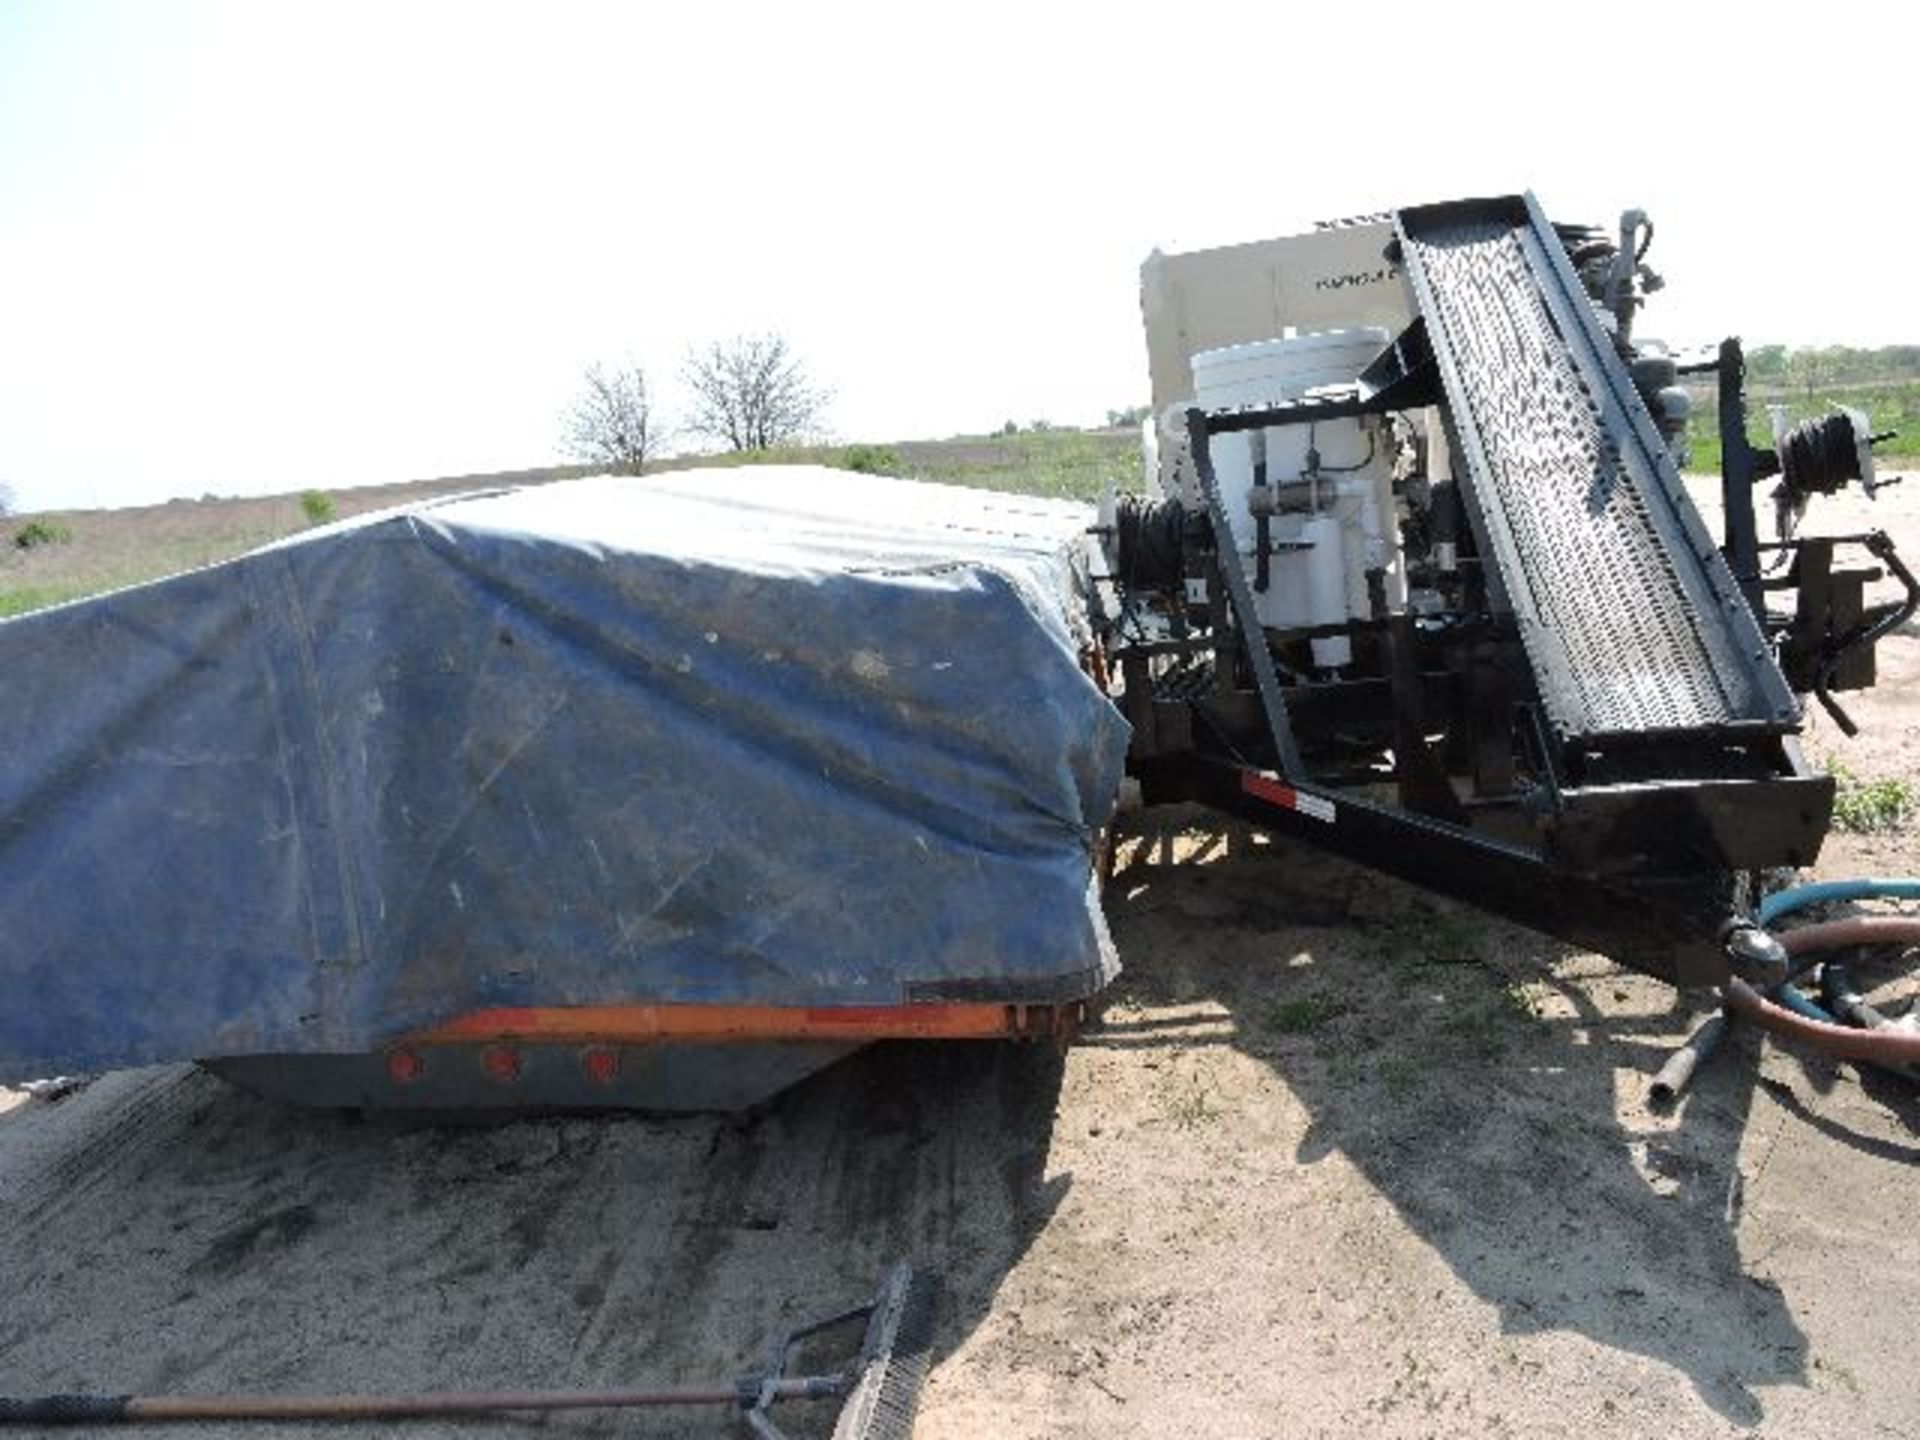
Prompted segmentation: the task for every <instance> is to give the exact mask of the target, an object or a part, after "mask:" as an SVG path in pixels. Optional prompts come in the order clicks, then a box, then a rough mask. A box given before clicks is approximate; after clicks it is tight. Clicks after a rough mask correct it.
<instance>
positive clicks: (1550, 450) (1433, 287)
mask: <svg viewBox="0 0 1920 1440" xmlns="http://www.w3.org/2000/svg"><path fill="white" fill-rule="evenodd" d="M1398 226H1399V231H1400V238H1401V248H1402V252H1403V255H1404V257H1405V263H1406V266H1407V270H1408V274H1409V278H1410V279H1411V280H1412V282H1413V286H1414V292H1415V295H1416V297H1417V299H1418V301H1419V304H1420V308H1421V311H1422V313H1423V314H1424V315H1425V316H1426V320H1427V327H1428V334H1429V337H1430V338H1431V340H1432V343H1433V349H1434V353H1435V356H1436V358H1437V359H1438V360H1439V362H1440V369H1441V376H1442V380H1443V383H1444V385H1445V389H1446V395H1447V401H1448V406H1449V409H1450V411H1451V414H1452V419H1453V424H1454V433H1455V436H1456V439H1457V442H1458V448H1459V450H1460V452H1461V454H1460V455H1459V456H1458V457H1457V459H1456V471H1457V473H1458V476H1459V478H1460V479H1461V481H1462V490H1463V492H1465V493H1466V495H1467V496H1468V498H1469V501H1470V504H1469V513H1470V515H1471V517H1472V519H1473V522H1474V526H1475V532H1476V538H1477V539H1478V540H1479V543H1480V548H1481V552H1482V556H1483V558H1484V559H1485V560H1486V561H1487V562H1488V563H1489V565H1490V566H1491V567H1492V569H1493V572H1494V573H1493V574H1492V575H1491V576H1490V579H1491V580H1492V582H1493V587H1494V593H1495V595H1496V598H1497V599H1498V600H1499V601H1501V602H1503V603H1504V606H1505V607H1506V608H1508V609H1510V610H1511V613H1512V615H1513V617H1514V619H1515V621H1516V622H1517V623H1518V625H1519V628H1520V633H1521V638H1522V640H1523V642H1524V644H1525V646H1526V651H1527V655H1528V658H1529V659H1530V660H1531V662H1532V664H1533V668H1534V672H1535V675H1536V678H1537V680H1538V683H1539V690H1540V696H1541V701H1542V704H1543V705H1544V707H1545V710H1546V713H1547V718H1548V721H1549V722H1550V723H1551V724H1552V726H1553V727H1554V729H1555V730H1556V731H1557V732H1558V733H1559V734H1560V735H1561V737H1562V738H1563V739H1566V740H1568V741H1570V742H1575V743H1578V742H1594V741H1601V740H1605V739H1606V738H1609V737H1617V736H1623V735H1645V734H1649V733H1656V732H1674V731H1699V730H1703V729H1723V728H1735V729H1739V730H1743V731H1751V730H1754V729H1761V730H1768V729H1771V730H1784V729H1788V728H1791V727H1792V726H1793V725H1795V724H1796V723H1797V709H1796V706H1795V704H1794V700H1793V696H1792V693H1791V691H1790V690H1789V689H1788V687H1787V684H1786V681H1785V680H1784V679H1783V678H1782V676H1781V674H1780V671H1779V668H1778V667H1777V666H1776V665H1775V663H1774V661H1773V659H1772V657H1771V655H1770V654H1769V653H1768V651H1767V647H1766V644H1765V641H1764V640H1763V638H1762V636H1761V634H1760V630H1759V627H1758V625H1757V624H1756V623H1755V621H1754V619H1753V616H1752V613H1751V612H1750V611H1749V610H1748V609H1747V608H1746V606H1745V605H1744V604H1743V603H1741V600H1740V595H1739V591H1738V588H1737V587H1736V586H1735V584H1734V581H1733V577H1732V575H1731V573H1730V572H1729V571H1728V569H1727V567H1726V564H1725V562H1724V561H1723V560H1722V559H1721V557H1720V555H1719V553H1718V551H1717V550H1716V549H1715V548H1714V546H1713V542H1712V540H1711V539H1710V538H1709V537H1708V535H1707V532H1706V529H1705V527H1704V525H1703V524H1702V523H1701V522H1700V519H1699V516H1698V514H1697V513H1696V512H1695V511H1694V510H1693V507H1692V504H1691V502H1690V501H1689V500H1688V499H1687V497H1686V495H1685V492H1684V491H1683V490H1682V489H1681V485H1680V478H1679V474H1678V471H1677V470H1676V468H1675V467H1674V464H1673V462H1672V459H1671V458H1670V457H1669V456H1668V454H1667V452H1666V448H1665V446H1664V445H1663V444H1662V443H1661V441H1660V437H1659V434H1658V432H1657V430H1656V429H1655V428H1654V426H1653V422H1652V418H1651V416H1649V415H1648V414H1647V413H1646V409H1645V406H1644V405H1643V404H1642V402H1641V400H1640V398H1639V395H1638V393H1637V392H1636V391H1635V390H1634V388H1633V383H1632V380H1631V378H1630V376H1629V375H1628V374H1627V371H1626V367H1625V366H1624V365H1623V364H1622V362H1621V361H1620V359H1619V357H1618V355H1617V354H1616V352H1615V351H1614V349H1613V346H1612V344H1611V341H1610V340H1609V338H1608V337H1607V336H1606V334H1605V332H1604V331H1603V330H1602V329H1601V328H1600V325H1599V323H1598V321H1597V319H1596V317H1595V315H1594V313H1593V310H1592V306H1591V303H1590V302H1589V300H1588V299H1587V296H1586V293H1585V291H1584V290H1583V289H1582V288H1581V286H1580V282H1579V280H1578V278H1577V277H1576V276H1575V275H1574V273H1573V270H1572V267H1571V265H1570V264H1569V263H1568V262H1567V259H1566V255H1565V253H1564V251H1563V250H1562V249H1561V247H1560V245H1559V242H1558V241H1557V239H1556V238H1555V236H1554V233H1553V230H1552V228H1551V227H1550V226H1549V225H1548V224H1547V223H1546V221H1545V219H1544V217H1543V216H1542V215H1541V214H1540V212H1539V209H1538V207H1537V205H1535V204H1534V202H1533V200H1532V197H1531V196H1528V197H1524V198H1521V197H1516V198H1512V199H1502V200H1490V201H1469V202H1462V203H1458V204H1449V205H1439V206H1431V207H1426V208H1423V209H1418V210H1405V211H1402V212H1400V214H1399V217H1398Z"/></svg>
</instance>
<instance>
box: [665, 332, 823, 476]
mask: <svg viewBox="0 0 1920 1440" xmlns="http://www.w3.org/2000/svg"><path fill="white" fill-rule="evenodd" d="M681 378H682V379H683V380H684V381H685V382H686V386H687V389H688V390H690V391H692V392H693V407H694V409H693V419H692V422H691V425H692V428H693V429H695V430H698V431H699V432H700V433H701V434H703V435H710V436H712V437H713V438H714V439H715V440H719V441H721V442H723V443H725V444H726V445H728V446H730V447H732V448H733V449H735V450H765V449H767V448H768V447H769V446H772V445H786V444H791V443H792V442H793V441H796V440H801V439H804V438H806V436H807V434H808V433H809V432H811V431H813V430H815V429H817V428H818V427H819V424H820V419H821V416H822V414H823V412H824V411H825V409H826V404H827V392H826V391H825V390H823V389H821V388H820V387H819V386H818V385H816V384H814V382H813V379H812V377H810V376H809V375H808V374H807V372H806V368H805V367H804V366H803V365H801V363H800V361H799V360H798V359H797V358H795V356H794V355H793V353H792V351H790V350H788V349H787V342H786V341H785V340H784V339H782V338H781V337H780V336H778V335H740V336H736V337H735V338H734V339H732V340H716V341H714V342H713V343H712V344H711V345H709V346H707V348H706V349H705V350H703V351H697V352H695V353H694V354H691V355H689V356H688V357H687V363H686V365H685V367H684V368H683V369H682V370H681Z"/></svg>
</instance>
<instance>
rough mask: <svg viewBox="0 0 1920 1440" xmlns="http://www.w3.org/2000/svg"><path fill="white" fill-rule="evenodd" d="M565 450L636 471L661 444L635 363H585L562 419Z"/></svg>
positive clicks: (643, 379)
mask: <svg viewBox="0 0 1920 1440" xmlns="http://www.w3.org/2000/svg"><path fill="white" fill-rule="evenodd" d="M564 425H565V433H564V439H565V441H566V445H567V449H568V450H569V451H570V452H571V453H572V454H574V455H576V456H578V457H579V458H580V459H582V460H586V461H590V462H592V463H594V464H597V465H607V466H610V467H611V468H613V469H615V470H632V471H636V472H637V471H639V470H640V469H641V468H642V467H644V466H645V465H646V463H647V461H648V460H649V459H651V458H652V457H653V456H654V455H655V454H656V453H657V452H658V451H659V449H660V442H661V439H662V434H661V427H660V423H659V420H658V418H657V417H656V416H655V415H654V413H653V406H652V403H651V402H650V400H649V399H648V396H647V372H646V371H644V370H642V369H641V368H640V367H639V366H638V365H627V366H623V367H619V368H615V369H608V368H606V367H605V366H602V365H589V366H588V367H587V373H586V378H585V380H584V382H583V384H582V388H581V393H580V398H579V399H578V400H576V401H575V402H574V405H573V408H572V409H571V410H569V411H568V412H567V415H566V419H565V422H564Z"/></svg>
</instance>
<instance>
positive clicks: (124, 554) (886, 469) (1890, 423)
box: [0, 376, 1920, 617]
mask: <svg viewBox="0 0 1920 1440" xmlns="http://www.w3.org/2000/svg"><path fill="white" fill-rule="evenodd" d="M1750 391H1751V403H1750V406H1749V411H1750V413H1749V416H1748V420H1749V429H1750V432H1751V435H1752V439H1753V441H1754V443H1755V444H1756V445H1762V446H1767V447H1771V446H1772V444H1773V436H1772V430H1771V426H1770V422H1769V420H1768V416H1767V410H1766V405H1767V402H1768V401H1770V400H1778V401H1780V402H1781V403H1784V404H1785V405H1786V406H1787V409H1788V414H1789V417H1790V418H1791V419H1794V420H1798V419H1801V418H1804V417H1806V416H1810V415H1819V414H1823V413H1825V412H1826V410H1827V409H1828V408H1829V407H1830V406H1831V405H1835V404H1840V405H1851V406H1854V407H1857V408H1859V409H1862V410H1865V411H1866V412H1867V413H1868V415H1869V416H1870V417H1871V418H1872V420H1873V424H1874V428H1875V429H1876V430H1897V431H1899V432H1900V433H1899V438H1898V439H1897V440H1895V441H1893V442H1891V443H1890V444H1887V445H1883V446H1882V447H1881V449H1880V455H1881V460H1882V468H1883V470H1885V471H1897V470H1902V469H1920V377H1912V378H1902V377H1897V376H1896V377H1892V378H1882V379H1875V380H1867V381H1851V380H1850V381H1849V382H1847V383H1844V384H1841V385H1838V386H1834V387H1828V388H1819V389H1815V390H1812V391H1809V389H1808V388H1807V387H1805V386H1799V385H1787V384H1783V383H1780V382H1777V381H1774V382H1769V381H1767V380H1765V379H1760V380H1757V381H1756V382H1755V383H1754V384H1753V385H1752V386H1751V387H1750ZM1694 395H1695V410H1694V415H1695V421H1694V425H1693V427H1692V433H1693V454H1692V464H1691V467H1690V468H1691V469H1693V470H1696V471H1703V472H1715V471H1717V470H1718V469H1719V467H1720V442H1719V438H1718V435H1717V433H1716V432H1715V421H1714V416H1715V413H1716V412H1715V406H1716V403H1717V399H1716V395H1715V393H1714V387H1713V386H1711V385H1710V384H1709V385H1705V386H1701V387H1697V388H1696V389H1695V392H1694ZM742 463H745V464H814V465H833V466H838V467H841V468H845V469H858V470H872V471H878V472H881V473H885V474H893V475H908V476H914V477H917V478H920V479H925V480H936V481H941V482H943V483H946V484H954V485H977V486H980V487H982V488H985V489H990V490H1011V491H1019V492H1021V493H1024V494H1032V495H1050V496H1060V497H1071V498H1077V499H1092V498H1094V497H1096V496H1098V495H1099V494H1100V492H1101V490H1102V488H1103V487H1104V486H1105V485H1107V484H1108V483H1109V482H1112V483H1114V484H1116V485H1118V486H1120V487H1122V488H1131V487H1135V486H1137V485H1138V484H1139V483H1140V449H1139V437H1138V435H1137V433H1136V432H1135V431H1133V430H1132V429H1118V430H1064V429H1063V430H1041V431H1027V432H1022V433H1020V434H1015V435H982V436H960V437H957V438H955V439H951V440H903V441H899V442H896V443H893V444H887V445H868V444H856V445H816V446H796V447H791V448H784V449H779V450H768V451H762V452H758V453H754V454H749V455H744V456H742V455H701V456H686V457H680V458H676V459H671V460H668V461H666V462H665V463H664V465H663V466H662V467H661V468H664V469H676V468H700V467H707V466H717V465H735V464H742ZM583 473H586V471H585V468H584V467H579V466H558V467H553V468H551V469H545V470H525V471H512V472H506V473H502V474H495V475H464V476H457V477H452V478H448V479H440V480H426V481H419V482H416V483H412V484H404V485H385V486H374V487H368V488H365V489H358V490H338V491H334V492H332V493H331V495H330V497H329V498H330V499H331V500H332V502H333V509H334V513H335V515H337V516H338V517H339V518H341V519H346V518H348V517H350V516H354V515H360V514H364V513H366V512H368V511H370V510H377V509H382V508H384V507H387V506H391V505H398V504H403V503H407V502H410V501H416V500H421V499H427V498H430V497H433V496H436V495H448V494H455V493H458V492H460V491H462V490H474V489H484V488H488V487H491V486H499V485H522V484H538V483H542V482H544V481H549V480H556V479H564V478H567V477H569V476H575V475H580V474H583ZM301 500H302V497H301V496H300V495H298V494H287V495H277V496H266V497H252V498H245V499H205V500H174V501H170V502H168V503H167V504H164V505H149V506H143V507H140V508H137V509H129V510H105V511H85V510H82V511H66V512H57V513H49V514H46V515H38V516H15V517H12V518H10V519H8V520H5V521H0V617H5V616H8V615H18V614H22V613H24V612H26V611H29V610H37V609H40V608H41V607H43V606H47V605H55V604H59V603H60V602H62V601H65V600H72V599H76V598H78V597H80V596H83V595H91V594H96V593H98V592H100V591H102V590H110V589H115V588H118V587H120V586H125V585H134V584H138V583H140V582H141V581H143V580H151V579H155V578H157V577H159V576H162V575H169V574H173V573H175V572H177V571H181V570H188V569H192V568H194V567H196V566H200V565H210V564H213V563H214V562H216V561H219V560H225V559H229V558H231V557H233V556H235V555H239V554H242V553H244V552H246V551H248V550H250V549H253V548H254V547H255V546H258V545H263V544H265V543H267V542H268V541H270V540H275V539H278V538H280V537H281V536H284V535H289V534H292V533H294V532H295V531H298V530H301V529H303V528H305V527H306V526H307V525H308V523H309V521H308V518H307V514H306V512H305V511H304V510H303V508H302V503H301ZM36 523H37V525H38V527H39V530H38V533H39V534H40V535H42V536H45V537H48V538H46V539H45V540H44V543H40V544H32V545H23V544H22V543H21V542H22V540H23V539H26V540H31V539H32V538H34V537H33V535H31V534H25V535H23V532H26V531H28V530H29V527H33V526H35V525H36Z"/></svg>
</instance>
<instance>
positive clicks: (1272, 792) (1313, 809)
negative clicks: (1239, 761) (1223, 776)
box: [1240, 770, 1336, 825]
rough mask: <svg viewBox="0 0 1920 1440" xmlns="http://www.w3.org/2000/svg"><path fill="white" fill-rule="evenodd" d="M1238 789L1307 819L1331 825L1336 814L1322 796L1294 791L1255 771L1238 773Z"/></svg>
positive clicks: (1290, 787) (1329, 802) (1288, 786)
mask: <svg viewBox="0 0 1920 1440" xmlns="http://www.w3.org/2000/svg"><path fill="white" fill-rule="evenodd" d="M1240 788H1241V789H1242V790H1244V791H1246V792H1247V794H1249V795H1252V796H1255V797H1257V798H1258V799H1261V800H1265V801H1266V802H1267V803H1268V804H1270V805H1278V806H1279V807H1280V808H1281V809H1283V810H1293V811H1296V812H1297V813H1299V814H1301V815H1305V816H1306V817H1307V818H1308V819H1311V820H1318V821H1320V822H1322V823H1323V824H1327V825H1331V824H1333V821H1334V816H1335V814H1336V812H1335V810H1334V806H1333V802H1332V801H1331V800H1329V799H1327V797H1326V796H1324V795H1311V794H1308V793H1307V792H1306V791H1303V790H1296V789H1294V788H1293V787H1292V786H1291V785H1283V784H1281V783H1280V782H1279V781H1278V780H1275V779H1273V778H1272V777H1271V776H1268V775H1262V774H1260V773H1259V772H1258V771H1256V770H1242V771H1241V772H1240Z"/></svg>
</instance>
